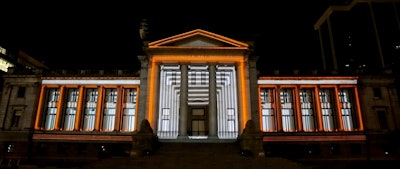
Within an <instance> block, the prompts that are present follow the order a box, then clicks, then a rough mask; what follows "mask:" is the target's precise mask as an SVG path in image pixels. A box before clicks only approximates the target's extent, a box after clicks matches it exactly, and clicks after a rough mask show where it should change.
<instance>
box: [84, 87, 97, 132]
mask: <svg viewBox="0 0 400 169" xmlns="http://www.w3.org/2000/svg"><path fill="white" fill-rule="evenodd" d="M97 97H98V90H97V89H89V88H88V89H86V105H85V114H84V116H83V131H93V130H94V124H95V119H96V116H95V115H96V107H97Z"/></svg>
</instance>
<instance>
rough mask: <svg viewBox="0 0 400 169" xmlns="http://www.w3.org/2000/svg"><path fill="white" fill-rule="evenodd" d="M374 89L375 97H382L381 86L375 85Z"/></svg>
mask: <svg viewBox="0 0 400 169" xmlns="http://www.w3.org/2000/svg"><path fill="white" fill-rule="evenodd" d="M372 90H373V93H374V98H376V99H378V98H381V97H382V92H381V88H379V87H374V88H373V89H372Z"/></svg>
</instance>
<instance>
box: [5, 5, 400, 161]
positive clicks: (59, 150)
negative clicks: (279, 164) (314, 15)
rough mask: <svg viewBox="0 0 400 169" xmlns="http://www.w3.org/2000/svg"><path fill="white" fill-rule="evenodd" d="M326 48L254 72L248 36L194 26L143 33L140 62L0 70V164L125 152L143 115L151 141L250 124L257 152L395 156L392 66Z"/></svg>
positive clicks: (233, 130)
mask: <svg viewBox="0 0 400 169" xmlns="http://www.w3.org/2000/svg"><path fill="white" fill-rule="evenodd" d="M353 5H354V4H353ZM320 23H322V21H321V22H320ZM328 46H329V45H328ZM322 51H323V52H324V51H325V50H322ZM325 52H326V51H325ZM332 53H333V54H335V52H332ZM322 55H323V57H327V56H326V55H324V54H322ZM330 57H331V59H332V60H333V62H332V63H331V62H324V63H323V65H324V66H323V67H322V68H321V69H320V70H316V71H312V72H309V73H308V74H304V73H299V72H297V71H293V73H292V74H280V73H279V72H274V73H272V74H267V73H265V74H260V72H259V71H258V68H257V61H258V56H255V55H254V54H253V48H252V44H250V43H245V42H241V41H238V40H235V39H232V38H229V37H225V36H222V35H219V34H216V33H213V32H209V31H206V30H202V29H195V30H192V31H189V32H185V33H182V34H178V35H175V36H171V37H167V38H164V39H161V40H156V41H152V42H149V43H146V44H145V46H144V53H143V54H142V55H138V59H139V60H140V62H141V68H140V71H139V72H135V71H132V70H113V71H109V70H96V71H94V70H62V71H59V70H47V69H46V70H44V69H43V67H37V69H38V70H42V71H34V70H32V71H26V69H19V68H18V67H16V68H14V69H13V71H10V72H8V73H7V74H5V75H3V79H4V87H3V93H2V96H1V98H2V99H1V104H0V126H1V129H0V148H1V152H0V157H1V165H3V166H9V165H19V164H20V163H28V162H31V163H32V162H33V163H35V164H38V165H40V164H47V163H52V162H54V163H57V162H60V161H64V162H65V161H69V162H87V161H91V160H97V159H98V158H101V157H104V156H129V155H131V154H130V153H131V150H132V149H133V148H134V145H133V144H132V142H135V138H138V137H135V136H138V135H140V134H141V125H142V123H143V121H147V122H148V123H149V125H150V127H151V129H152V130H151V131H152V134H153V135H154V136H155V137H157V139H158V141H174V142H225V141H227V142H243V140H242V138H243V136H244V135H245V134H246V133H245V131H246V129H248V124H249V123H251V124H253V125H254V131H255V132H253V133H256V135H257V137H253V140H252V141H253V142H256V144H258V143H259V144H260V145H261V150H260V151H259V152H253V153H257V154H258V155H259V156H263V157H264V156H265V157H268V156H283V157H286V158H291V159H296V160H305V161H309V160H398V159H399V155H400V146H398V144H397V143H398V142H399V141H400V139H399V136H398V134H399V133H398V131H399V128H400V118H399V117H400V106H399V99H398V96H399V95H398V82H397V77H396V75H397V74H396V71H392V70H393V69H389V67H383V68H382V69H379V71H375V72H373V73H371V72H370V73H366V71H360V70H357V71H354V72H351V73H349V72H348V71H347V70H346V71H341V68H340V66H338V65H341V64H337V63H338V62H337V60H336V59H337V58H336V56H335V55H330ZM322 60H326V58H325V59H322ZM21 70H23V71H21ZM328 70H329V71H328ZM300 71H301V70H300ZM252 150H254V149H252ZM258 150H259V149H257V151H258Z"/></svg>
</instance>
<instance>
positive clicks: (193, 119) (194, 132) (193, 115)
mask: <svg viewBox="0 0 400 169" xmlns="http://www.w3.org/2000/svg"><path fill="white" fill-rule="evenodd" d="M207 114H208V111H207V107H190V108H189V116H188V135H189V136H193V137H196V136H207V135H208V118H207Z"/></svg>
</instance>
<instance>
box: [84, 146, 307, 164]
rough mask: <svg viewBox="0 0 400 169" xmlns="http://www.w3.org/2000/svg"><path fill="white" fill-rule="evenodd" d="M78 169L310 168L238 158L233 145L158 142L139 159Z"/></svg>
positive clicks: (265, 159)
mask: <svg viewBox="0 0 400 169" xmlns="http://www.w3.org/2000/svg"><path fill="white" fill-rule="evenodd" d="M78 168H79V169H92V168H113V169H156V168H159V169H177V168H179V169H189V168H190V169H214V168H221V169H224V168H229V169H236V168H237V169H244V168H249V169H250V168H251V169H261V168H263V169H264V168H268V169H292V168H293V169H295V168H296V169H302V168H311V167H307V166H303V165H301V164H299V163H296V162H293V161H290V160H287V159H283V158H277V157H252V156H243V155H241V152H240V149H239V145H238V144H237V143H191V142H189V143H177V142H161V143H160V146H159V148H158V150H157V151H156V152H154V153H153V154H151V155H148V156H142V157H114V158H105V159H101V160H99V161H97V162H95V163H92V164H88V165H85V166H81V167H78Z"/></svg>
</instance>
